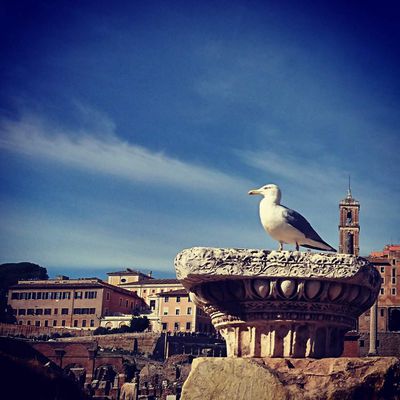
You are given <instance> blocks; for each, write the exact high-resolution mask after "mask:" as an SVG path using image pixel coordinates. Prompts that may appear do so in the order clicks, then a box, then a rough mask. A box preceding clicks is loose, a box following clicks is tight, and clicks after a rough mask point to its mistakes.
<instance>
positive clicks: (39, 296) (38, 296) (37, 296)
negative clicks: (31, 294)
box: [36, 292, 42, 300]
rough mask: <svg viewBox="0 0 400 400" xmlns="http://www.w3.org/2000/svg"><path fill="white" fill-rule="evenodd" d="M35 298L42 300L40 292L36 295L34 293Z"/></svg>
mask: <svg viewBox="0 0 400 400" xmlns="http://www.w3.org/2000/svg"><path fill="white" fill-rule="evenodd" d="M36 298H37V299H38V300H41V299H42V292H37V293H36Z"/></svg>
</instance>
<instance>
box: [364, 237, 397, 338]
mask: <svg viewBox="0 0 400 400" xmlns="http://www.w3.org/2000/svg"><path fill="white" fill-rule="evenodd" d="M368 260H369V261H370V262H371V263H372V264H373V265H374V266H375V267H376V269H377V270H378V271H379V272H380V275H381V279H382V286H381V289H380V293H379V297H378V315H377V318H378V331H379V332H399V331H400V276H399V275H400V273H399V269H400V245H398V244H396V245H386V246H385V247H384V249H383V250H382V251H374V252H372V253H371V254H370V256H369V257H368ZM359 330H360V331H369V311H367V312H366V313H364V314H363V315H362V316H361V317H360V318H359Z"/></svg>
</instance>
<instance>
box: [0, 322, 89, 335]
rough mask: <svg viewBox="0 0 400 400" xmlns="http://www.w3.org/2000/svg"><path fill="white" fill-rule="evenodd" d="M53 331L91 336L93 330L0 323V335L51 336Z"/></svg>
mask: <svg viewBox="0 0 400 400" xmlns="http://www.w3.org/2000/svg"><path fill="white" fill-rule="evenodd" d="M54 333H58V334H60V335H62V334H63V333H70V334H72V335H75V336H89V337H91V336H92V334H93V331H90V330H87V329H68V328H53V327H50V326H48V327H45V326H33V325H14V324H4V323H0V336H20V335H24V336H25V337H28V338H34V337H38V336H41V335H49V336H51V335H52V334H54Z"/></svg>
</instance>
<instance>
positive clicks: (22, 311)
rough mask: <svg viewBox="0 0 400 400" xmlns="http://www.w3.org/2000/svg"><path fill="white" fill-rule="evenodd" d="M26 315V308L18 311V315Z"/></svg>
mask: <svg viewBox="0 0 400 400" xmlns="http://www.w3.org/2000/svg"><path fill="white" fill-rule="evenodd" d="M25 314H26V310H25V308H20V309H19V310H18V315H25Z"/></svg>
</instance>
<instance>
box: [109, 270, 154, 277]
mask: <svg viewBox="0 0 400 400" xmlns="http://www.w3.org/2000/svg"><path fill="white" fill-rule="evenodd" d="M107 275H109V276H113V275H117V276H119V275H135V276H136V275H142V276H146V277H148V278H149V279H151V272H150V273H149V274H145V273H144V272H141V271H139V270H136V269H132V268H126V269H125V270H123V271H113V272H107Z"/></svg>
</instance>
